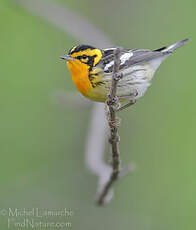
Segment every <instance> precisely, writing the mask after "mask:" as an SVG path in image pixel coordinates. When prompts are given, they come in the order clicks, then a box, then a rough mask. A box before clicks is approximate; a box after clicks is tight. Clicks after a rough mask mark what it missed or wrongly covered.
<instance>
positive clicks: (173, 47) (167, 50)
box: [155, 38, 189, 53]
mask: <svg viewBox="0 0 196 230" xmlns="http://www.w3.org/2000/svg"><path fill="white" fill-rule="evenodd" d="M188 40H189V39H188V38H186V39H184V40H182V41H179V42H176V43H174V44H172V45H170V46H165V47H162V48H160V49H157V50H155V51H159V52H162V53H172V52H173V51H174V50H176V49H177V48H179V47H181V46H183V45H184V44H185V43H186V42H187V41H188Z"/></svg>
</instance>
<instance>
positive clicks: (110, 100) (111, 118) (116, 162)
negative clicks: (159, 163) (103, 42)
mask: <svg viewBox="0 0 196 230" xmlns="http://www.w3.org/2000/svg"><path fill="white" fill-rule="evenodd" d="M120 52H121V50H120V48H117V49H116V50H115V51H114V69H113V74H112V83H111V88H110V92H109V94H108V97H107V101H106V104H107V106H108V110H109V112H108V124H109V127H110V138H109V143H110V144H111V148H112V173H111V175H110V178H109V180H108V182H107V183H106V184H105V186H104V187H103V190H102V192H101V194H100V196H99V199H98V204H99V205H103V204H104V203H105V198H106V196H107V194H108V192H109V190H110V188H111V186H112V184H113V183H114V182H115V181H116V180H117V179H118V176H119V173H120V152H119V146H118V145H119V141H120V137H119V135H118V127H119V124H120V119H119V118H117V116H116V110H117V107H118V98H117V96H116V91H117V84H118V81H119V80H120V77H121V76H120V75H119V73H118V71H119V65H120V63H119V62H120Z"/></svg>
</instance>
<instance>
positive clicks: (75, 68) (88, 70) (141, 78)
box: [60, 38, 188, 110]
mask: <svg viewBox="0 0 196 230" xmlns="http://www.w3.org/2000/svg"><path fill="white" fill-rule="evenodd" d="M187 41H188V38H186V39H184V40H181V41H179V42H176V43H174V44H172V45H169V46H164V47H162V48H159V49H156V50H149V49H124V48H122V49H121V50H120V55H119V66H118V67H119V68H118V69H119V74H120V75H121V78H120V79H119V81H118V84H117V91H116V96H117V98H118V100H119V102H127V101H129V102H128V103H127V104H126V105H125V106H122V109H124V108H127V107H128V106H130V105H133V104H135V102H136V101H137V99H138V98H140V97H142V96H143V95H144V93H145V92H146V90H147V89H148V87H149V86H150V85H151V82H152V78H153V76H154V74H155V71H156V70H157V69H158V67H159V66H160V64H161V63H162V62H163V61H164V60H165V59H166V58H167V57H168V56H170V54H172V53H173V51H175V50H176V49H177V48H179V47H181V46H183V45H184V44H185V43H186V42H187ZM116 49H117V47H114V48H103V49H100V48H96V47H93V46H91V45H77V46H74V47H72V48H71V49H70V50H69V52H68V55H64V56H60V58H61V59H63V60H65V61H66V62H67V66H68V69H69V70H70V72H71V75H72V80H73V83H74V84H75V86H76V88H77V89H78V91H79V92H80V93H81V94H82V95H83V96H85V97H87V98H88V99H90V100H92V101H96V102H106V99H107V95H108V93H109V91H110V87H111V82H112V75H113V69H114V53H115V50H116ZM119 110H120V109H119Z"/></svg>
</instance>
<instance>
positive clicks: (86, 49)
mask: <svg viewBox="0 0 196 230" xmlns="http://www.w3.org/2000/svg"><path fill="white" fill-rule="evenodd" d="M60 58H61V59H63V60H66V61H67V62H68V65H69V63H70V64H73V65H77V66H78V65H81V64H85V65H86V66H87V67H88V69H92V68H93V67H94V66H96V65H97V64H98V63H99V61H100V60H101V58H102V51H101V50H100V49H98V48H95V47H92V46H89V45H79V46H74V47H72V48H71V49H70V50H69V52H68V55H67V56H61V57H60Z"/></svg>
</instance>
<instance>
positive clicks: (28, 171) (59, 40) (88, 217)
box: [0, 0, 196, 230]
mask: <svg viewBox="0 0 196 230" xmlns="http://www.w3.org/2000/svg"><path fill="white" fill-rule="evenodd" d="M53 2H55V1H53ZM56 2H57V3H60V4H62V7H63V5H64V6H66V7H69V8H70V10H73V11H75V12H78V13H79V14H81V15H83V16H85V17H86V18H87V19H88V20H89V21H90V22H91V23H93V24H94V25H95V26H97V27H98V28H100V29H102V31H104V32H105V34H106V35H108V36H109V37H110V38H111V39H112V41H113V42H114V43H116V44H117V45H119V46H123V47H126V48H151V49H155V48H159V47H161V46H164V45H167V44H170V43H171V44H172V43H174V42H176V41H178V40H181V39H184V38H186V37H189V38H190V41H189V43H187V44H186V46H184V47H182V48H180V49H179V50H177V52H176V53H175V54H173V55H172V56H171V57H169V58H168V59H167V60H166V61H165V62H164V63H163V64H162V65H161V67H160V68H159V70H158V71H157V73H156V75H155V78H154V80H153V84H152V86H151V87H150V89H149V90H148V91H147V93H146V94H145V97H143V98H141V99H140V100H139V101H138V103H137V104H136V105H135V106H134V107H132V108H131V109H129V110H127V111H125V112H122V113H121V118H122V123H121V128H120V135H121V142H120V149H121V160H122V163H123V164H125V163H128V162H135V163H136V165H137V168H136V170H135V171H134V172H133V173H132V174H131V175H129V176H127V177H126V178H124V179H123V180H121V181H119V182H118V183H117V184H116V185H115V198H114V199H113V201H112V202H111V203H110V204H109V205H108V206H105V207H104V208H100V207H96V206H95V204H94V198H95V192H96V185H97V178H96V177H95V176H93V175H92V174H91V173H89V172H88V170H87V169H86V168H85V164H84V147H85V140H86V136H85V135H84V134H87V133H88V121H89V119H90V115H91V109H90V108H84V109H80V110H73V109H70V108H69V107H66V106H65V107H63V108H62V107H61V106H59V105H57V104H56V103H54V100H53V96H54V94H55V92H56V91H58V90H64V91H65V92H66V91H73V92H76V89H75V87H74V85H73V83H72V81H71V77H70V74H69V73H68V69H67V67H66V66H65V65H64V63H62V62H61V61H59V58H58V57H59V56H60V55H62V54H63V53H64V50H68V49H69V48H70V47H71V46H73V45H75V44H77V43H78V41H76V40H74V39H73V38H72V37H71V36H70V35H67V34H65V33H63V32H62V31H60V30H59V29H58V28H56V27H54V26H52V25H50V24H49V23H47V22H45V21H44V20H43V19H41V18H40V17H36V16H35V15H32V14H30V13H29V12H28V11H26V10H25V9H24V8H22V7H20V6H19V5H17V3H16V2H15V1H11V0H9V1H8V0H0V29H1V33H0V34H1V35H0V51H1V55H0V63H1V65H0V66H1V67H0V98H1V100H0V108H1V112H0V127H1V133H0V153H1V155H0V157H1V158H0V209H7V208H9V207H11V208H26V209H30V208H31V207H39V208H44V209H46V208H48V209H61V208H65V207H66V208H67V209H71V210H73V212H74V215H73V216H72V217H71V218H67V219H66V220H68V221H70V222H71V223H72V227H71V228H72V229H80V230H82V229H85V230H91V229H95V230H100V229H112V230H118V229H132V230H165V229H167V230H184V229H195V228H196V223H195V222H196V221H195V218H196V180H195V176H196V167H195V161H196V154H195V153H196V142H195V130H196V106H195V100H196V96H195V85H196V76H195V70H194V68H193V67H194V61H195V52H194V51H195V49H196V45H195V42H194V40H195V36H196V30H195V25H194V24H195V20H196V17H195V7H196V2H195V1H193V0H187V1H182V0H180V1H179V0H174V1H170V0H164V1H161V0H149V1H145V0H139V1H138V0H132V1H130V0H122V1H117V0H107V1H105V0H99V1H95V0H94V1H92V0H83V1H71V0H68V1H63V0H58V1H56ZM81 134H83V135H81ZM56 219H58V218H52V220H56ZM61 220H62V219H61ZM63 220H64V219H63ZM0 227H1V229H7V227H8V226H7V217H6V216H3V215H1V216H0ZM10 229H20V228H19V227H18V228H17V227H14V226H11V227H10ZM21 229H29V228H21ZM40 229H42V228H40ZM55 229H56V228H55ZM60 229H61V228H60ZM65 229H68V227H67V228H65Z"/></svg>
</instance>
